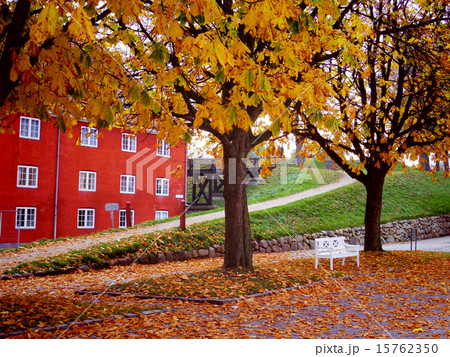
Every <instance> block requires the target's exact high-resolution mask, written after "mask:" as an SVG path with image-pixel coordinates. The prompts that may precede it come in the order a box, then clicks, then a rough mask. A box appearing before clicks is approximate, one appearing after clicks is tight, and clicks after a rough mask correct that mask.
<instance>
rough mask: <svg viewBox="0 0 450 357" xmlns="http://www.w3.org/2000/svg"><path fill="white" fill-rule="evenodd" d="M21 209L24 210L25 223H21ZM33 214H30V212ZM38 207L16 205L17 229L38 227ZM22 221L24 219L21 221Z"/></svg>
mask: <svg viewBox="0 0 450 357" xmlns="http://www.w3.org/2000/svg"><path fill="white" fill-rule="evenodd" d="M19 211H23V212H24V213H23V225H22V224H21V225H19V224H18V223H19ZM31 212H33V213H32V215H30V213H31ZM36 213H37V209H36V207H16V223H15V225H16V229H36ZM21 223H22V221H21Z"/></svg>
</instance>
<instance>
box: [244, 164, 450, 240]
mask: <svg viewBox="0 0 450 357" xmlns="http://www.w3.org/2000/svg"><path fill="white" fill-rule="evenodd" d="M438 178H440V180H441V181H440V182H434V183H433V182H432V179H431V177H429V176H427V175H426V174H424V173H422V172H419V171H413V172H409V173H407V174H403V173H401V172H397V171H396V172H394V174H393V175H392V176H391V177H387V179H386V183H385V185H384V192H383V210H382V215H381V221H382V223H386V222H392V221H396V220H403V219H412V218H418V217H426V216H434V215H440V214H445V213H449V212H450V180H449V179H445V178H444V175H443V174H439V175H438ZM365 202H366V192H365V188H364V186H363V185H362V184H360V183H355V184H352V185H349V186H346V187H342V188H340V189H337V190H335V191H332V192H328V193H325V194H322V195H319V196H314V197H311V198H307V199H304V200H301V201H298V202H294V203H291V204H288V205H285V206H281V207H276V208H273V209H270V210H267V211H259V212H253V213H251V214H250V217H251V222H252V234H253V238H254V239H263V238H271V237H273V236H280V235H287V234H300V233H312V232H318V231H322V230H336V229H339V228H347V227H356V226H363V225H364V213H365Z"/></svg>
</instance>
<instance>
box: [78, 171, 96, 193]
mask: <svg viewBox="0 0 450 357" xmlns="http://www.w3.org/2000/svg"><path fill="white" fill-rule="evenodd" d="M78 191H88V192H95V191H97V173H96V172H95V171H80V174H79V176H78Z"/></svg>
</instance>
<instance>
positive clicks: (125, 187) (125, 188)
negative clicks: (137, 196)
mask: <svg viewBox="0 0 450 357" xmlns="http://www.w3.org/2000/svg"><path fill="white" fill-rule="evenodd" d="M123 183H125V184H123ZM130 188H131V189H130ZM135 192H136V176H134V175H120V193H128V194H134V193H135Z"/></svg>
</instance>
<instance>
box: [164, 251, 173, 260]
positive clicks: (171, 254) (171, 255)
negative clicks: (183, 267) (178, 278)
mask: <svg viewBox="0 0 450 357" xmlns="http://www.w3.org/2000/svg"><path fill="white" fill-rule="evenodd" d="M164 255H165V256H166V261H167V262H173V261H175V256H174V254H173V253H172V252H167V253H164Z"/></svg>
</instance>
